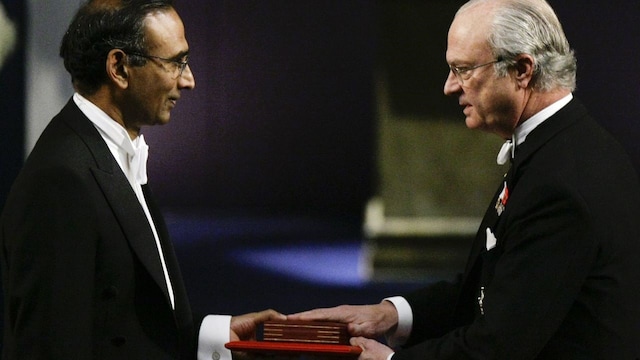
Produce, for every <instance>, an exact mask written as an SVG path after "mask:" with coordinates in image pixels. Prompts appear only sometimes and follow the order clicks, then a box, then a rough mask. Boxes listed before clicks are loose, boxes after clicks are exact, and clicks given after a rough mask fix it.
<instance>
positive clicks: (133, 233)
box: [61, 100, 169, 301]
mask: <svg viewBox="0 0 640 360" xmlns="http://www.w3.org/2000/svg"><path fill="white" fill-rule="evenodd" d="M61 115H62V118H63V119H64V121H65V122H66V123H67V124H68V125H69V126H70V127H71V128H72V129H74V131H75V132H76V133H78V135H79V136H80V137H81V138H82V139H83V141H84V142H85V144H86V145H87V147H88V148H89V150H90V151H91V153H92V154H93V157H94V159H95V162H96V168H92V169H91V171H92V173H93V175H94V177H95V179H96V182H97V183H98V185H99V186H100V188H101V189H102V192H103V194H104V196H105V198H106V199H107V201H108V203H109V204H110V206H111V210H112V211H113V213H114V215H115V217H116V218H117V219H118V222H119V223H120V225H121V227H122V231H123V232H124V234H125V237H126V238H127V239H128V241H129V243H130V245H131V248H132V249H133V251H134V253H135V254H136V255H137V256H138V258H139V259H140V262H141V263H142V264H143V265H144V267H145V268H146V269H147V270H148V272H149V273H150V274H151V277H152V278H153V279H154V281H155V282H156V283H157V284H158V286H159V287H160V288H161V289H162V291H163V293H164V294H165V295H166V298H167V301H169V291H168V289H167V285H166V281H165V278H164V272H163V270H162V264H161V263H160V257H159V254H158V249H157V247H156V243H155V238H154V236H153V232H152V231H151V227H150V225H149V222H148V220H147V217H146V215H145V214H144V210H143V209H142V206H141V205H140V203H139V202H138V198H137V196H136V194H135V193H134V191H133V188H132V187H131V185H130V184H129V181H128V180H127V178H126V176H125V175H124V173H123V172H122V170H121V169H120V166H119V165H118V163H117V162H116V160H115V159H114V158H113V155H112V154H111V151H110V150H109V148H108V147H107V144H106V143H105V142H104V140H103V139H102V137H101V136H100V134H99V133H98V130H96V128H95V126H94V125H93V124H92V123H91V121H90V120H89V119H87V118H86V116H85V115H84V114H83V113H82V112H81V111H80V109H78V107H77V106H76V105H75V103H74V102H73V100H69V102H68V103H67V105H66V106H65V107H64V108H63V110H62V111H61Z"/></svg>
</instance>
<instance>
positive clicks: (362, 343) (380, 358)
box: [349, 337, 393, 360]
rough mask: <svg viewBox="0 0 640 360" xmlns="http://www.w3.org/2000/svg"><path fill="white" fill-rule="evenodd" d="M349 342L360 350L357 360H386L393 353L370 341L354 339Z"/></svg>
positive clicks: (383, 346)
mask: <svg viewBox="0 0 640 360" xmlns="http://www.w3.org/2000/svg"><path fill="white" fill-rule="evenodd" d="M349 342H350V343H351V345H353V346H359V347H361V348H362V352H361V353H360V356H359V357H358V360H386V359H387V357H389V355H390V354H391V353H393V350H391V348H389V347H388V346H385V345H383V344H381V343H379V342H377V341H375V340H372V339H367V338H363V337H354V338H351V340H350V341H349Z"/></svg>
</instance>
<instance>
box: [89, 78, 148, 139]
mask: <svg viewBox="0 0 640 360" xmlns="http://www.w3.org/2000/svg"><path fill="white" fill-rule="evenodd" d="M81 95H82V96H83V97H84V98H86V99H87V100H89V101H91V102H92V103H93V104H95V105H96V106H97V107H99V108H100V109H101V110H102V111H104V112H105V113H106V114H107V115H109V117H110V118H111V119H113V120H114V121H115V122H117V123H118V124H120V126H122V127H123V128H125V130H127V133H128V134H129V137H130V138H131V140H133V139H135V138H136V137H138V136H139V135H140V128H139V127H134V126H127V124H126V122H125V121H124V116H123V113H122V111H121V110H120V108H119V107H118V105H117V104H116V102H115V101H113V97H112V96H110V94H109V92H108V90H107V89H105V88H101V89H99V90H98V91H96V92H95V93H93V94H91V95H86V94H81Z"/></svg>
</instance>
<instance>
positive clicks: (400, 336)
mask: <svg viewBox="0 0 640 360" xmlns="http://www.w3.org/2000/svg"><path fill="white" fill-rule="evenodd" d="M384 300H386V301H388V302H390V303H392V304H393V306H395V307H396V311H397V312H398V326H397V327H396V328H395V330H394V331H389V332H387V334H385V337H386V338H387V344H388V345H389V347H391V348H395V347H397V346H401V345H404V343H406V342H407V339H409V335H411V329H412V327H413V311H412V310H411V305H409V302H407V300H406V299H405V298H403V297H402V296H393V297H389V298H386V299H384ZM388 360H389V359H388Z"/></svg>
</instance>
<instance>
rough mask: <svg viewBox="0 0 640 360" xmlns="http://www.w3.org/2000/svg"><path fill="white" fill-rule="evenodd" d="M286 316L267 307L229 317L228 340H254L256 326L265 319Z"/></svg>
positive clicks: (282, 318) (284, 318) (281, 318)
mask: <svg viewBox="0 0 640 360" xmlns="http://www.w3.org/2000/svg"><path fill="white" fill-rule="evenodd" d="M286 319H287V317H286V316H285V315H283V314H280V313H279V312H277V311H275V310H272V309H269V310H263V311H260V312H253V313H249V314H244V315H238V316H233V317H231V331H230V335H229V336H230V340H231V341H239V340H244V341H247V340H255V339H256V328H257V327H258V325H260V324H262V323H263V322H265V321H267V320H286Z"/></svg>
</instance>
